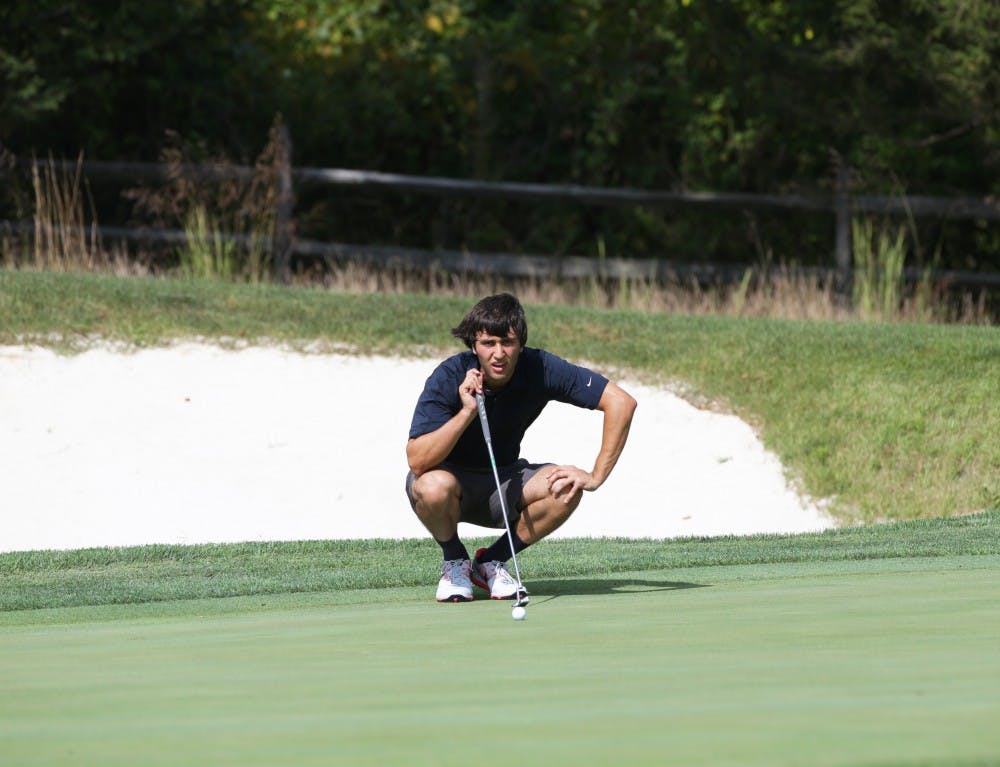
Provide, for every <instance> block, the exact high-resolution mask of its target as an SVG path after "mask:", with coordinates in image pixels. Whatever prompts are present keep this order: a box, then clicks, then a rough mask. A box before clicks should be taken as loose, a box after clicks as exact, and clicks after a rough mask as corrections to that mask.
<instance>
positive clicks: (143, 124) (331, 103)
mask: <svg viewBox="0 0 1000 767" xmlns="http://www.w3.org/2000/svg"><path fill="white" fill-rule="evenodd" d="M998 28H1000V5H997V4H996V3H993V2H988V1H987V0H972V1H971V2H970V1H969V0H933V2H910V3H902V4H898V3H897V4H886V3H876V2H874V1H873V0H839V2H834V3H830V2H821V1H820V0H805V1H804V2H798V3H785V2H765V3H760V2H752V1H751V0H737V1H736V2H725V3H718V2H705V1H704V0H677V1H675V2H662V0H634V2H631V3H629V4H628V6H627V7H623V6H621V5H619V4H614V3H606V2H600V1H599V0H551V1H550V2H546V3H537V2H526V1H523V0H519V1H517V2H506V3H496V2H486V1H485V0H420V1H419V2H413V3H401V2H394V1H391V0H239V1H238V2H235V3H234V2H223V0H199V1H198V2H185V3H145V4H143V3H128V4H118V5H116V4H107V3H91V2H84V1H83V0H68V1H63V0H59V1H57V0H32V2H28V0H12V2H9V3H6V4H5V5H4V8H3V9H2V10H0V82H2V83H3V84H4V88H3V90H2V91H0V92H2V93H3V96H2V97H0V100H2V101H0V106H2V107H3V108H2V109H0V141H3V142H4V143H5V144H7V145H9V146H11V147H12V148H13V149H14V150H15V151H16V152H18V153H19V154H22V155H25V154H27V153H28V152H30V150H31V149H32V148H34V149H35V150H36V151H38V153H40V154H43V153H45V152H46V151H47V150H49V149H52V150H54V151H56V152H57V153H62V154H66V155H70V156H75V155H76V154H77V152H78V151H79V150H81V149H83V150H84V151H85V152H86V153H87V156H88V157H101V158H108V159H111V158H115V159H120V158H142V159H151V158H153V157H155V156H156V154H157V152H158V149H159V147H160V146H161V144H162V142H163V137H164V135H165V132H166V131H167V130H174V131H177V132H178V133H180V134H181V135H182V136H184V137H185V138H186V139H188V140H189V141H190V142H191V143H192V145H193V146H200V147H202V148H203V151H204V153H205V154H209V155H211V154H214V153H219V152H222V151H224V152H225V153H227V154H228V155H229V156H231V157H237V158H241V159H245V158H248V157H251V156H252V154H253V150H254V147H256V146H257V145H258V144H259V141H260V137H261V136H263V135H264V134H265V133H266V131H267V126H268V125H269V124H270V122H271V120H272V119H273V116H274V114H275V113H276V112H280V113H281V114H283V115H284V116H285V117H286V119H287V121H288V124H289V126H290V129H291V132H292V135H293V137H294V139H295V161H296V164H299V165H311V166H335V167H360V168H371V169H378V170H386V171H395V172H409V173H423V174H432V175H455V176H460V177H475V178H483V179H504V180H518V181H541V182H569V183H580V184H596V185H607V186H631V187H653V188H685V189H696V190H701V189H710V190H723V191H751V192H790V191H805V192H809V191H815V190H817V189H823V188H829V186H830V184H831V183H832V175H833V174H832V172H831V157H832V156H833V155H834V154H836V155H838V156H839V157H842V158H843V159H844V160H846V161H847V162H848V163H849V164H850V165H851V167H852V168H854V169H855V174H854V176H853V184H854V186H855V189H856V190H858V191H867V192H879V193H894V192H898V191H900V190H906V191H909V192H912V193H919V194H970V195H984V196H985V195H990V194H992V195H996V194H997V193H998V192H1000V186H998V183H1000V182H998V181H997V179H998V178H1000V152H998V151H997V147H998V145H1000V55H998V54H1000V42H998V40H1000V36H998V35H996V34H995V30H996V29H998ZM301 203H302V204H301V206H300V209H301V214H300V217H301V222H302V228H301V230H300V232H301V233H303V234H306V235H310V236H316V237H332V236H335V237H336V238H337V239H340V240H347V241H358V242H380V241H383V242H393V243H397V244H406V245H413V246H443V247H450V248H453V249H461V248H463V247H466V248H469V249H473V250H487V251H489V250H507V251H513V252H539V253H551V254H563V253H572V254H579V255H587V254H591V255H596V254H597V250H598V243H604V247H605V249H606V253H607V254H608V255H609V256H638V257H642V256H652V255H657V256H668V257H671V258H679V259H687V260H703V259H706V258H711V259H713V260H727V259H728V260H734V261H739V262H744V263H745V262H746V261H748V260H751V259H752V258H753V257H760V258H767V257H770V256H775V257H777V258H778V259H781V260H785V261H795V262H799V263H814V264H815V263H824V264H826V263H828V262H829V251H830V233H829V230H830V222H829V218H828V217H827V216H815V217H810V216H807V215H802V216H796V217H795V219H794V221H792V220H789V217H788V216H786V215H769V214H759V213H755V214H743V213H737V212H734V213H732V214H729V215H727V214H720V213H714V212H713V213H712V214H711V215H707V214H704V213H697V212H691V211H682V212H679V211H670V210H668V211H663V210H634V209H621V210H606V209H580V208H578V207H576V206H562V205H526V204H513V203H503V202H498V201H495V200H490V201H483V200H469V199H448V200H438V199H432V198H423V197H420V198H413V197H410V196H407V195H402V194H399V195H391V194H378V195H376V194H373V193H371V192H364V191H362V192H358V191H357V190H352V191H350V192H349V193H348V192H341V193H334V194H329V195H323V196H321V195H318V194H315V193H314V194H306V195H304V199H303V200H301ZM920 228H921V231H920V232H919V233H918V234H919V236H920V239H921V240H923V241H926V242H940V243H942V248H941V253H942V263H941V265H942V266H951V267H957V268H963V269H977V268H983V267H989V266H992V267H994V268H996V267H997V264H998V263H1000V245H998V244H997V235H996V226H995V225H987V226H984V225H982V223H976V222H973V223H969V224H949V225H947V226H945V225H944V224H943V223H942V222H939V221H922V222H921V224H920Z"/></svg>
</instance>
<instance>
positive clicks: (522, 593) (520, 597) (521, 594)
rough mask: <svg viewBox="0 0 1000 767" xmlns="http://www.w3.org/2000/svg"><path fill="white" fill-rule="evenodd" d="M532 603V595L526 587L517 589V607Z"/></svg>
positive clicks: (515, 603)
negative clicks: (529, 594) (530, 595)
mask: <svg viewBox="0 0 1000 767" xmlns="http://www.w3.org/2000/svg"><path fill="white" fill-rule="evenodd" d="M529 604H531V597H529V596H528V591H527V590H526V589H524V588H520V589H518V590H517V599H516V601H515V602H514V606H515V607H527V606H528V605H529Z"/></svg>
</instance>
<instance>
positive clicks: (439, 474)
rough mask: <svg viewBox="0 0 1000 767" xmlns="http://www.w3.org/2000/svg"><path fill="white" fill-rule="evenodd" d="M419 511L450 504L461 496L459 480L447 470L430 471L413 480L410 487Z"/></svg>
mask: <svg viewBox="0 0 1000 767" xmlns="http://www.w3.org/2000/svg"><path fill="white" fill-rule="evenodd" d="M410 492H411V493H412V494H413V499H414V500H415V501H416V503H417V513H420V511H421V510H422V509H423V510H425V511H430V510H432V509H439V508H442V507H446V506H450V505H451V504H453V503H455V502H456V501H458V500H459V498H460V493H459V486H458V481H457V480H456V479H455V476H454V475H453V474H450V473H449V472H447V471H428V472H426V473H424V474H421V475H420V476H419V477H417V478H416V479H415V480H413V486H412V487H411V489H410Z"/></svg>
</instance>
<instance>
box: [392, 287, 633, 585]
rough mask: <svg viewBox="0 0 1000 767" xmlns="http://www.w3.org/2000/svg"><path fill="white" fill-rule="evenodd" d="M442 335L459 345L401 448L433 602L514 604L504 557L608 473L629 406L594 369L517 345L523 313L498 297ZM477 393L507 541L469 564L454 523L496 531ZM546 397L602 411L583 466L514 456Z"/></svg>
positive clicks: (524, 337) (434, 379) (523, 339)
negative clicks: (435, 557) (434, 566)
mask: <svg viewBox="0 0 1000 767" xmlns="http://www.w3.org/2000/svg"><path fill="white" fill-rule="evenodd" d="M451 334H452V335H453V336H455V337H456V338H459V339H461V340H462V341H464V342H465V344H466V345H467V346H468V347H469V351H466V352H461V353H459V354H456V355H454V356H452V357H449V358H448V359H446V360H445V361H444V362H442V363H441V364H440V365H438V366H437V368H435V370H434V372H433V373H431V375H430V377H429V378H428V379H427V382H426V383H425V384H424V390H423V393H422V394H421V395H420V398H419V399H418V400H417V406H416V408H415V410H414V413H413V421H412V423H411V425H410V437H409V441H408V442H407V444H406V458H407V463H409V466H410V471H409V473H408V474H407V477H406V493H407V496H408V497H409V499H410V505H411V506H412V507H413V510H414V512H416V515H417V517H418V518H419V519H420V521H421V522H422V523H423V525H424V527H426V528H427V530H428V532H430V534H431V535H432V536H434V540H436V541H437V542H438V544H439V545H440V546H441V551H442V552H443V554H444V564H443V565H442V567H441V580H440V582H439V583H438V587H437V595H436V598H437V600H438V601H439V602H468V601H471V600H472V598H473V593H472V589H473V584H475V585H476V586H479V587H480V588H482V589H485V590H487V591H488V592H489V594H490V596H491V597H492V598H493V599H513V598H514V597H515V596H516V593H517V581H516V580H515V579H514V577H513V576H512V575H511V574H510V573H509V572H508V571H507V568H506V565H505V563H506V562H507V561H508V560H509V559H510V558H511V555H512V553H513V554H518V553H520V552H521V551H522V550H523V549H525V548H526V547H528V546H530V545H531V544H533V543H536V542H537V541H540V540H541V539H542V538H544V537H545V536H547V535H548V534H549V533H551V532H552V531H553V530H555V529H556V528H558V527H559V526H560V525H561V524H562V523H563V522H565V521H566V520H567V519H568V518H569V516H570V515H571V514H572V513H573V512H574V510H575V509H576V507H577V506H579V504H580V499H581V497H582V496H583V492H584V491H585V490H587V491H593V490H596V489H597V488H599V487H600V486H601V485H602V484H603V483H604V482H605V480H607V478H608V475H609V474H611V470H612V469H613V468H614V466H615V463H617V461H618V457H619V456H620V455H621V452H622V449H623V448H624V447H625V441H626V439H627V438H628V431H629V427H630V425H631V423H632V415H633V413H634V412H635V408H636V401H635V399H633V398H632V396H631V395H629V394H628V393H626V392H625V391H624V390H623V389H621V388H620V387H619V386H617V385H616V384H614V383H612V382H611V381H609V380H608V379H607V378H605V377H604V376H602V375H600V374H599V373H596V372H594V371H593V370H588V369H587V368H583V367H580V366H578V365H574V364H571V363H569V362H567V361H566V360H563V359H560V358H559V357H557V356H555V355H554V354H550V353H549V352H546V351H544V350H542V349H533V348H530V347H528V346H526V344H527V341H528V325H527V322H526V320H525V316H524V309H523V308H522V306H521V303H520V301H518V300H517V298H515V297H514V296H512V295H510V294H508V293H501V294H498V295H495V296H489V297H487V298H484V299H483V300H481V301H480V302H479V303H477V304H476V305H475V306H474V307H473V308H472V310H471V311H470V312H469V313H468V314H467V315H466V316H465V318H464V319H463V320H462V322H461V324H459V326H458V327H457V328H454V329H453V330H452V331H451ZM477 393H482V394H483V395H484V398H485V403H486V413H487V417H488V420H489V425H490V431H491V437H492V445H493V452H494V456H495V459H496V464H497V471H498V473H499V476H500V486H501V487H502V488H503V489H504V500H505V501H506V508H507V510H508V513H509V514H510V517H509V520H508V521H509V523H510V526H511V539H508V537H507V535H506V533H505V534H503V535H501V536H500V537H499V538H497V540H496V542H495V543H493V545H492V546H489V547H488V548H485V549H480V550H479V551H477V552H476V556H475V559H471V558H470V557H469V552H468V551H467V550H466V548H465V544H463V543H462V540H461V538H460V537H459V535H458V523H459V522H467V523H471V524H474V525H480V526H482V527H491V528H499V529H505V524H504V519H503V516H502V515H503V511H502V505H501V502H500V497H499V493H498V490H497V482H496V479H495V477H494V475H493V471H492V466H491V464H490V459H489V452H488V450H487V447H486V440H485V438H484V436H483V431H482V426H481V425H480V422H479V418H478V410H477V406H476V394H477ZM552 400H557V401H559V402H569V403H571V404H573V405H576V406H578V407H584V408H589V409H591V410H593V409H597V410H600V411H601V412H602V413H603V414H604V430H603V436H602V439H601V447H600V451H599V452H598V453H597V458H596V459H595V461H594V467H593V468H592V469H591V470H590V471H586V470H585V469H581V468H579V467H577V466H570V465H559V464H553V463H529V462H528V461H527V460H525V459H523V458H521V454H520V451H521V439H522V437H524V433H525V431H526V430H527V428H528V427H529V426H530V425H531V424H532V423H533V422H534V420H535V419H536V418H538V415H539V414H540V413H541V412H542V409H543V408H544V407H545V405H546V404H547V403H548V402H551V401H552ZM511 540H512V541H513V552H512V551H511Z"/></svg>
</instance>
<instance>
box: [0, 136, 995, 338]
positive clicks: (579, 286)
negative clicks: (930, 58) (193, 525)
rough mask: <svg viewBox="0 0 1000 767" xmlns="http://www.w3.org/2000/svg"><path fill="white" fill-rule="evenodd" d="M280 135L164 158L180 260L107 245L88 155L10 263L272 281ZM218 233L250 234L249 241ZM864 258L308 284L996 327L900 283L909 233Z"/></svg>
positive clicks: (352, 267) (154, 192) (353, 270)
mask: <svg viewBox="0 0 1000 767" xmlns="http://www.w3.org/2000/svg"><path fill="white" fill-rule="evenodd" d="M274 143H275V142H274V132H273V131H272V140H271V141H270V142H269V144H268V147H266V148H265V150H264V151H263V152H262V153H261V155H260V157H258V159H257V163H256V167H255V171H254V174H253V177H252V178H251V179H250V180H249V182H247V181H245V180H244V181H239V180H227V181H220V182H215V183H212V184H206V183H205V182H203V181H199V180H197V179H195V178H193V177H191V176H190V175H188V174H187V173H186V172H185V168H187V167H189V166H188V165H187V164H186V163H185V161H184V160H185V157H184V153H183V151H182V150H181V149H179V148H177V147H174V148H173V149H170V150H167V151H165V153H164V161H165V162H166V163H167V164H168V168H169V173H168V179H169V180H168V182H167V184H166V185H165V186H164V187H162V188H160V189H140V190H132V192H131V194H132V197H133V199H134V200H135V201H136V202H137V203H138V207H139V208H141V209H144V210H145V212H146V213H147V214H148V215H149V216H150V217H151V219H152V223H153V224H158V225H160V226H165V225H167V226H168V225H171V224H173V225H175V226H176V225H178V224H179V225H180V226H182V227H183V228H184V229H185V231H186V233H187V237H186V243H185V244H184V245H183V246H182V247H181V248H180V249H178V250H177V252H176V258H175V259H174V260H173V262H172V263H170V264H168V265H166V266H165V265H163V264H162V262H160V261H157V260H155V259H154V258H153V256H152V255H150V254H143V253H138V254H137V253H130V252H128V250H127V248H126V247H125V245H124V244H122V243H115V244H112V245H111V246H108V245H107V244H106V243H105V242H103V241H102V238H101V236H100V232H99V229H98V225H97V217H96V213H95V206H94V203H93V198H92V196H91V194H90V190H89V186H88V184H87V182H86V179H85V178H84V177H83V173H82V157H80V158H78V160H77V163H76V165H75V167H72V168H68V169H67V168H65V166H62V165H60V164H57V163H55V162H51V161H50V162H49V163H47V164H45V165H44V166H43V167H42V168H40V169H37V168H36V169H35V170H34V171H33V173H32V176H31V192H32V194H31V199H32V205H33V210H32V220H33V226H32V232H31V234H32V236H31V237H28V238H25V237H21V236H18V235H17V234H16V233H10V232H8V233H0V267H6V268H25V269H40V270H48V271H63V272H68V271H77V272H103V273H111V274H116V275H150V274H167V275H177V276H184V277H188V278H192V277H193V278H208V279H212V278H214V279H227V280H239V281H249V282H262V281H267V280H268V279H269V277H270V275H269V260H268V254H269V251H268V247H267V245H268V243H269V242H270V238H271V236H272V234H273V227H274V213H273V211H274V209H275V205H274V203H275V198H276V187H275V183H274V179H275V170H274ZM220 231H228V232H237V233H244V234H243V235H242V236H241V237H240V239H239V242H234V241H233V240H232V239H231V238H227V237H223V236H221V235H220V234H219V232H220ZM853 245H854V252H855V256H856V258H857V263H856V269H855V281H854V293H853V300H850V299H845V297H844V296H842V295H840V294H838V293H837V291H836V290H835V289H834V280H833V279H832V273H829V274H824V273H822V272H816V271H811V270H804V269H800V268H797V267H795V266H794V265H785V266H779V267H767V268H762V269H759V270H749V269H748V270H747V271H746V273H745V274H744V277H743V279H742V280H741V281H740V282H739V283H737V284H733V285H721V284H720V285H705V284H702V283H699V282H697V281H689V282H680V281H674V282H656V281H653V280H649V279H626V280H619V279H613V278H599V277H591V278H585V279H576V278H564V279H561V280H552V279H541V278H527V277H504V276H501V275H496V274H473V273H454V272H446V271H443V270H440V269H435V268H431V269H422V270H421V269H414V268H406V267H400V266H382V265H372V264H363V263H356V262H345V263H332V264H327V265H326V266H325V267H323V268H322V269H319V268H317V269H313V270H306V271H303V272H300V273H299V274H298V275H297V276H296V277H295V278H294V281H295V282H296V283H298V284H300V285H308V286H311V287H316V286H321V287H327V288H331V289H337V290H342V291H348V292H365V293H372V292H389V293H403V292H419V293H428V294H435V295H452V296H468V297H473V296H481V295H485V294H488V293H494V292H498V291H511V292H514V293H517V294H518V295H520V296H521V297H522V298H523V299H524V300H526V301H529V302H535V303H553V304H564V305H572V306H587V307H603V308H615V309H624V310H632V311H641V312H653V313H676V314H693V315H723V316H736V317H773V318H784V319H806V320H828V321H847V320H869V321H882V322H940V323H960V324H976V325H989V324H993V322H994V318H993V316H992V314H991V307H990V305H989V301H988V297H987V294H986V293H985V292H980V293H978V294H975V293H966V294H964V295H961V296H959V297H958V299H957V300H956V299H955V296H954V295H953V294H952V292H951V291H949V290H948V289H947V287H946V286H943V285H935V284H934V283H933V282H932V281H931V280H930V278H929V277H925V279H923V280H920V281H918V282H917V284H916V285H907V284H906V283H905V282H904V281H903V279H902V265H903V262H904V260H905V236H904V234H903V232H902V231H901V230H898V231H896V230H894V231H890V230H887V229H885V228H884V227H883V228H881V229H880V228H878V227H876V226H875V225H874V224H872V223H871V222H864V221H860V222H856V224H855V229H854V243H853Z"/></svg>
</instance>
